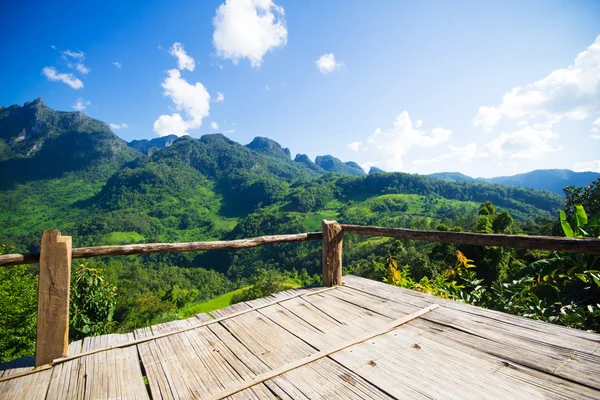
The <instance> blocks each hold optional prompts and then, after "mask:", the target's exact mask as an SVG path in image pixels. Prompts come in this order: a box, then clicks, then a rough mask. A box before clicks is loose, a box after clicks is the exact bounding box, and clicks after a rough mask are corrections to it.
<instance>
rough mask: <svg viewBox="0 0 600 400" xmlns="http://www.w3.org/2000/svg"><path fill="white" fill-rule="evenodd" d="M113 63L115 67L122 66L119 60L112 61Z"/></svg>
mask: <svg viewBox="0 0 600 400" xmlns="http://www.w3.org/2000/svg"><path fill="white" fill-rule="evenodd" d="M113 65H114V66H115V67H117V68H119V69H121V68H123V64H121V63H120V62H118V61H115V62H113Z"/></svg>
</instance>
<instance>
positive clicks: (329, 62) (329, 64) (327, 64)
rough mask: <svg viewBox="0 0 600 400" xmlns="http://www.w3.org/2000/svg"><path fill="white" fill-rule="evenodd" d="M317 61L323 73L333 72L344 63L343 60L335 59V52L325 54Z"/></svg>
mask: <svg viewBox="0 0 600 400" xmlns="http://www.w3.org/2000/svg"><path fill="white" fill-rule="evenodd" d="M315 63H316V64H317V67H318V68H319V71H321V73H323V74H328V73H330V72H333V71H335V70H336V69H338V68H341V67H342V66H343V65H344V63H343V62H341V61H336V60H335V56H334V55H333V53H329V54H323V55H322V56H321V57H320V58H319V59H318V60H317V61H315Z"/></svg>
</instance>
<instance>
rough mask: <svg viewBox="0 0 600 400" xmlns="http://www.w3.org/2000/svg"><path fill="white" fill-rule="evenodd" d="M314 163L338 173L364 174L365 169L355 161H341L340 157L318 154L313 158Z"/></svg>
mask: <svg viewBox="0 0 600 400" xmlns="http://www.w3.org/2000/svg"><path fill="white" fill-rule="evenodd" d="M315 164H317V165H318V166H319V167H321V168H323V169H324V170H325V171H328V172H337V173H340V174H346V175H354V176H363V175H366V173H365V171H363V169H362V168H361V167H360V166H359V165H358V164H357V163H355V162H352V161H349V162H346V163H344V162H342V161H341V160H340V159H338V158H335V157H334V156H330V155H326V156H318V157H317V158H316V159H315Z"/></svg>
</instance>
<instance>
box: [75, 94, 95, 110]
mask: <svg viewBox="0 0 600 400" xmlns="http://www.w3.org/2000/svg"><path fill="white" fill-rule="evenodd" d="M90 104H92V103H91V102H90V101H89V100H84V99H82V98H81V97H80V98H78V99H77V100H76V101H75V104H73V106H72V107H73V109H75V110H77V111H83V110H85V109H86V108H87V106H89V105H90Z"/></svg>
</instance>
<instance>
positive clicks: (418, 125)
mask: <svg viewBox="0 0 600 400" xmlns="http://www.w3.org/2000/svg"><path fill="white" fill-rule="evenodd" d="M422 125H423V121H422V120H420V119H419V120H417V123H416V124H415V128H420V127H421V126H422Z"/></svg>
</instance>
